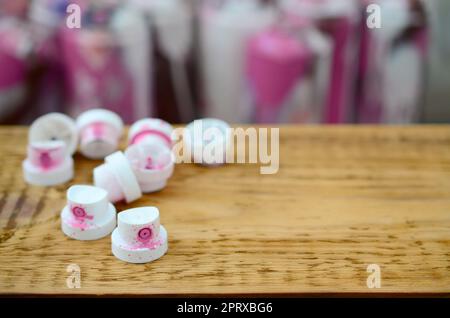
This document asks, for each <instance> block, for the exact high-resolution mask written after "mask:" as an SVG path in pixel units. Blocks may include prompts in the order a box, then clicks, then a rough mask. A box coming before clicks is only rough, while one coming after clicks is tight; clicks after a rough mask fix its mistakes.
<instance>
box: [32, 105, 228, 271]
mask: <svg viewBox="0 0 450 318" xmlns="http://www.w3.org/2000/svg"><path fill="white" fill-rule="evenodd" d="M203 121H204V122H205V124H206V125H205V128H207V127H209V126H211V125H213V126H216V125H218V126H219V127H220V128H221V129H222V130H224V129H225V128H226V127H228V126H227V125H226V124H225V123H223V122H222V121H219V120H217V119H205V120H203ZM224 125H226V127H224ZM193 126H194V125H193V123H191V124H190V125H188V126H187V129H188V130H192V129H193ZM123 131H124V124H123V122H122V120H121V118H120V117H119V116H118V115H117V114H115V113H114V112H111V111H109V110H106V109H92V110H89V111H86V112H84V113H83V114H81V115H80V116H79V117H78V118H77V119H76V121H75V120H73V119H72V118H70V117H68V116H66V115H64V114H60V113H50V114H47V115H44V116H42V117H40V118H38V119H37V120H36V121H35V122H34V123H33V124H32V125H31V127H30V130H29V137H28V138H29V142H28V152H27V158H26V159H25V161H24V162H23V172H24V178H25V181H26V182H28V183H30V184H33V185H39V186H53V185H58V184H63V183H66V182H68V181H70V180H71V179H72V178H73V177H74V160H73V158H72V156H73V155H74V154H75V152H76V150H77V148H78V145H79V148H80V152H81V153H82V154H83V155H84V156H85V157H87V158H90V159H104V163H103V164H101V165H100V166H98V167H97V168H95V169H94V172H93V177H94V178H93V179H94V180H93V183H94V186H90V185H74V186H72V187H70V188H69V190H68V191H67V205H66V206H65V208H64V209H63V211H62V213H61V224H62V230H63V232H64V233H65V234H66V235H67V236H69V237H71V238H74V239H77V240H97V239H100V238H103V237H105V236H107V235H109V234H111V232H112V235H111V242H112V252H113V254H114V255H115V256H116V257H118V258H119V259H121V260H124V261H127V262H132V263H146V262H149V261H152V260H155V259H157V258H159V257H161V256H163V255H164V254H165V253H166V251H167V232H166V230H165V229H164V227H163V226H161V225H160V224H159V210H158V209H157V208H156V207H142V208H135V209H130V210H126V211H123V212H121V213H119V214H118V215H117V214H116V209H115V207H114V205H113V203H116V202H119V201H125V202H127V203H130V202H132V201H135V200H137V199H139V198H140V197H141V196H142V194H143V193H150V192H155V191H159V190H161V189H163V188H164V187H165V186H166V183H167V180H168V179H169V178H170V177H171V176H172V173H173V170H174V163H175V157H174V154H173V152H172V135H173V128H172V126H171V125H170V124H169V123H167V122H165V121H163V120H161V119H157V118H146V119H141V120H139V121H137V122H136V123H134V124H133V125H132V126H131V127H130V130H129V133H128V147H127V149H126V150H125V151H124V152H122V151H117V150H118V148H119V144H120V138H121V137H122V135H123ZM190 136H193V134H188V135H186V136H184V137H185V138H183V139H184V143H185V144H186V146H187V147H189V148H191V149H193V150H195V148H196V147H198V145H197V144H198V142H197V141H196V140H195V139H193V138H192V137H190ZM195 153H196V152H195V151H193V154H194V156H195ZM197 159H198V158H197ZM116 226H117V228H116Z"/></svg>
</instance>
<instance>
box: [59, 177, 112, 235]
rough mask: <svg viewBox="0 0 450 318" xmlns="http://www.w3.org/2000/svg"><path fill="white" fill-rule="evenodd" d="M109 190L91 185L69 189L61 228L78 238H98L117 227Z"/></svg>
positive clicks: (62, 213)
mask: <svg viewBox="0 0 450 318" xmlns="http://www.w3.org/2000/svg"><path fill="white" fill-rule="evenodd" d="M107 196H108V194H107V192H106V191H105V190H103V189H100V188H97V187H93V186H89V185H75V186H72V187H70V188H69V190H67V205H66V206H65V207H64V209H63V210H62V212H61V229H62V231H63V232H64V233H65V234H66V235H67V236H69V237H71V238H74V239H77V240H97V239H100V238H102V237H105V236H107V235H108V234H110V233H111V232H112V231H113V230H114V228H115V227H116V209H115V208H114V206H113V205H112V204H111V203H109V202H108V200H107Z"/></svg>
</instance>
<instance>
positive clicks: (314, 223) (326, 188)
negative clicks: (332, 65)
mask: <svg viewBox="0 0 450 318" xmlns="http://www.w3.org/2000/svg"><path fill="white" fill-rule="evenodd" d="M26 133H27V130H26V129H25V128H21V127H2V128H0V154H1V156H0V293H1V294H95V295H110V294H119V295H135V294H144V295H185V294H189V295H194V294H202V295H217V294H234V295H236V294H238V295H242V294H265V295H267V294H289V295H299V294H305V293H306V294H308V293H327V294H335V293H357V294H358V293H362V294H366V293H367V294H372V293H394V294H404V293H408V294H415V293H422V294H423V293H432V294H434V293H439V294H446V295H448V294H449V292H450V126H412V127H373V126H360V127H353V126H342V127H327V126H324V127H294V126H288V127H282V128H281V131H280V162H281V164H280V170H279V172H278V174H275V175H260V174H259V166H258V165H248V164H247V165H227V166H223V167H217V168H205V167H200V166H196V165H188V164H182V165H178V166H177V167H176V169H175V173H174V176H173V177H172V179H170V181H169V183H168V186H167V188H165V189H164V190H163V191H161V192H159V193H155V194H151V195H146V196H144V197H143V198H142V199H141V200H139V201H137V202H135V203H133V204H131V205H129V206H125V205H123V204H119V205H117V208H118V210H119V211H122V210H124V209H126V208H129V207H137V206H144V205H155V206H157V207H159V209H160V211H161V222H162V224H164V225H165V226H166V228H167V230H168V232H169V252H168V254H167V255H166V256H164V257H163V258H162V259H160V260H158V261H156V262H153V263H149V264H145V265H133V264H127V263H123V262H121V261H119V260H117V259H116V258H114V257H113V256H112V254H111V248H110V238H109V237H107V238H104V239H101V240H98V241H93V242H79V241H75V240H71V239H69V238H67V237H65V236H64V235H63V233H62V232H61V230H60V219H59V213H60V210H61V209H62V207H63V206H64V204H65V191H66V189H67V187H68V186H69V184H67V185H63V186H58V187H51V188H39V187H32V186H27V185H26V184H25V183H24V181H23V178H22V171H21V162H22V160H23V159H24V156H25V148H26ZM98 164H99V162H98V161H89V160H86V159H84V158H82V157H81V156H79V155H77V156H76V178H75V179H74V180H73V181H72V182H71V184H76V183H82V184H85V183H91V180H92V169H93V168H94V167H95V166H96V165H98ZM71 263H76V264H78V265H79V266H80V267H81V284H82V286H81V288H80V289H76V290H74V289H68V288H67V286H66V278H67V276H68V273H67V272H66V267H67V266H68V265H69V264H71ZM372 263H375V264H378V265H379V266H380V267H381V277H382V286H381V288H380V289H368V288H367V286H366V278H367V276H368V273H367V272H366V268H367V265H368V264H372Z"/></svg>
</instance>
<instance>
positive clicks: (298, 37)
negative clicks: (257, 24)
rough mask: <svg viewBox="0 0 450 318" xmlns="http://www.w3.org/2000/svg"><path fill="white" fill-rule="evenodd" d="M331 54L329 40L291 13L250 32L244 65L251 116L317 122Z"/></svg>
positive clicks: (260, 118) (258, 119) (272, 119)
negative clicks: (267, 26)
mask: <svg viewBox="0 0 450 318" xmlns="http://www.w3.org/2000/svg"><path fill="white" fill-rule="evenodd" d="M330 54H331V45H330V43H329V41H327V39H326V38H325V37H324V36H322V35H321V34H320V33H319V32H317V30H315V29H314V28H313V26H312V25H311V23H310V21H308V20H306V19H302V18H300V19H299V18H298V17H296V16H289V15H282V16H281V19H280V21H279V22H278V23H277V25H275V26H274V27H271V28H268V29H267V30H264V31H262V32H259V33H258V34H256V35H255V36H252V37H251V39H250V40H249V43H248V47H247V58H246V65H247V76H248V81H249V85H250V91H251V92H252V102H253V103H254V110H255V121H256V122H264V123H267V122H272V123H273V122H291V123H294V122H297V123H298V122H302V123H318V122H320V120H321V116H322V104H323V99H322V98H321V96H322V95H323V90H324V87H323V82H324V80H327V79H328V76H329V73H328V71H327V69H328V68H329V60H330ZM324 66H326V68H325V69H324ZM324 70H325V72H324Z"/></svg>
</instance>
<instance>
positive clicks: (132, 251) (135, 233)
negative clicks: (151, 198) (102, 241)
mask: <svg viewBox="0 0 450 318" xmlns="http://www.w3.org/2000/svg"><path fill="white" fill-rule="evenodd" d="M111 245H112V252H113V254H114V256H116V257H117V258H119V259H121V260H123V261H125V262H130V263H147V262H151V261H153V260H156V259H158V258H160V257H161V256H163V255H164V254H165V253H166V252H167V248H168V244H167V231H166V229H165V228H164V227H163V226H161V225H160V221H159V210H158V209H157V208H156V207H141V208H135V209H130V210H126V211H123V212H121V213H119V215H118V227H117V229H115V230H114V232H113V234H112V236H111Z"/></svg>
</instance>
